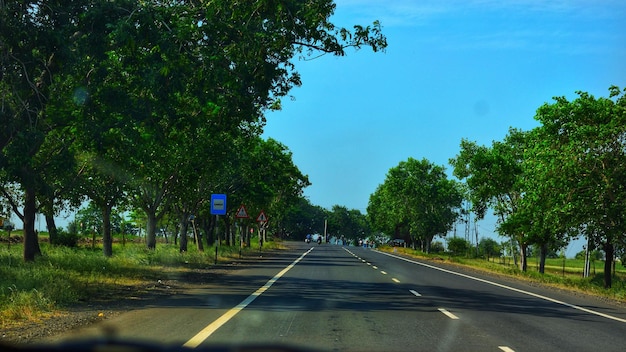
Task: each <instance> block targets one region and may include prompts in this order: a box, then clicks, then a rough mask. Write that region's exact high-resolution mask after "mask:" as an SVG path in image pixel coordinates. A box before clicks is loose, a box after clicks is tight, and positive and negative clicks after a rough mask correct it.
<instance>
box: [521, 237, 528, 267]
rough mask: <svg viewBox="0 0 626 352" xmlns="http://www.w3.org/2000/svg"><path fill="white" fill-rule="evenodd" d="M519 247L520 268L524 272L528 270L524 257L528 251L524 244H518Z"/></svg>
mask: <svg viewBox="0 0 626 352" xmlns="http://www.w3.org/2000/svg"><path fill="white" fill-rule="evenodd" d="M519 247H520V251H521V253H520V267H521V269H522V271H524V272H526V270H528V260H527V259H528V258H527V257H526V253H527V250H528V245H527V244H525V243H520V245H519Z"/></svg>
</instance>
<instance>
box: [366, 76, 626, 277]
mask: <svg viewBox="0 0 626 352" xmlns="http://www.w3.org/2000/svg"><path fill="white" fill-rule="evenodd" d="M625 92H626V90H624V91H622V90H620V89H619V88H618V87H615V86H612V87H610V88H609V96H608V97H601V98H596V97H594V96H592V95H590V94H588V93H585V92H577V98H576V99H574V100H571V101H570V100H568V99H566V98H565V97H556V98H554V100H553V102H552V103H546V104H544V105H543V106H541V107H539V108H538V109H537V111H536V115H535V119H536V120H537V121H538V122H540V126H539V127H536V128H534V129H532V130H530V131H521V130H519V129H514V128H511V129H510V130H509V133H508V134H507V136H506V137H505V138H504V140H502V141H494V142H493V143H492V145H491V146H484V145H478V144H477V143H476V142H473V141H469V140H462V141H461V145H460V152H459V153H458V155H456V157H454V158H452V159H450V164H451V166H452V173H453V175H454V176H455V177H456V178H457V179H458V180H460V181H456V180H451V179H448V175H447V174H446V173H445V169H444V167H443V166H438V165H434V164H433V163H431V162H429V161H428V160H425V159H423V160H421V161H418V160H415V159H413V158H409V159H408V160H407V161H403V162H401V163H400V164H399V165H398V166H397V167H394V168H392V169H390V170H389V172H388V174H387V178H386V179H385V182H384V183H383V184H381V185H380V186H379V187H378V188H377V190H376V191H375V192H374V193H373V194H372V195H371V197H370V201H369V206H368V211H367V213H368V217H369V220H370V225H371V226H372V228H373V229H374V230H376V231H381V232H384V233H386V234H390V235H393V236H394V237H397V238H406V239H408V240H411V241H412V242H413V243H418V244H419V245H421V247H422V249H423V250H424V251H428V246H430V244H431V242H432V240H433V236H435V235H442V236H445V235H446V233H447V232H448V231H450V229H451V228H452V226H453V225H454V224H455V222H456V221H457V220H458V219H459V218H462V217H463V216H464V214H463V212H464V211H466V210H468V209H467V207H462V204H468V203H469V204H471V207H470V209H469V210H470V211H472V212H473V213H474V214H475V217H476V218H477V219H482V218H484V216H485V214H486V213H487V212H488V211H493V212H494V214H495V215H496V216H497V218H498V225H497V232H498V233H499V234H500V235H501V236H503V237H504V238H508V239H509V243H512V244H514V245H515V246H516V247H517V248H518V249H519V251H514V252H513V253H519V255H518V256H517V258H516V259H519V262H520V267H521V269H522V270H524V271H525V270H526V269H527V262H526V259H527V257H528V255H527V249H528V248H529V246H536V247H538V248H539V249H540V264H539V271H540V272H542V273H543V271H544V267H545V259H546V255H547V254H548V253H549V252H555V251H558V250H559V249H561V248H564V247H565V246H567V245H568V243H569V242H570V241H572V240H573V239H577V238H580V237H584V238H586V239H587V240H588V243H589V247H590V248H589V249H590V250H593V249H596V248H597V249H600V250H602V251H603V252H604V257H605V268H604V285H605V287H607V288H608V287H611V273H612V270H611V269H612V267H613V264H614V260H615V258H616V257H624V254H625V251H626V183H625V182H624V181H625V180H626V95H625V94H624V93H625Z"/></svg>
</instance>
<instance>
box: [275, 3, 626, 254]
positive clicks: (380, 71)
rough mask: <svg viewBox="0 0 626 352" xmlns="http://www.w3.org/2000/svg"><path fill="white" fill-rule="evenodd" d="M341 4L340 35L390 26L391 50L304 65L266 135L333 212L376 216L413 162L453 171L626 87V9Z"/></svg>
mask: <svg viewBox="0 0 626 352" xmlns="http://www.w3.org/2000/svg"><path fill="white" fill-rule="evenodd" d="M336 3H337V9H336V12H335V15H334V17H333V18H332V21H333V22H334V23H335V24H337V25H339V26H352V25H354V24H363V25H367V24H371V23H372V22H373V21H374V20H380V21H381V23H382V25H383V32H384V33H385V35H386V36H387V39H388V42H389V47H388V48H387V52H386V53H372V52H371V50H369V49H367V48H364V49H362V50H360V51H357V52H355V51H352V50H349V51H348V55H347V56H346V57H333V56H324V57H321V58H318V59H315V60H309V61H297V62H296V67H297V70H298V71H299V72H300V73H301V75H302V82H303V85H302V87H299V88H296V89H294V90H293V91H292V92H291V94H292V96H293V97H294V99H293V100H291V99H284V100H283V109H282V111H279V112H271V113H268V114H267V121H268V122H267V126H266V127H265V133H264V137H272V138H274V139H277V140H278V141H280V142H282V143H283V144H285V145H286V146H287V147H288V148H289V149H290V150H291V151H292V152H293V160H294V162H295V163H296V165H297V166H298V167H299V168H300V170H301V171H302V172H303V173H305V174H307V175H308V176H309V179H310V181H311V182H312V186H310V187H308V188H307V189H306V190H305V195H306V196H307V197H308V198H309V200H310V201H311V203H313V204H315V205H320V206H322V207H325V208H328V209H330V208H331V207H332V206H333V205H335V204H339V205H343V206H346V207H348V208H350V209H358V210H361V212H363V213H365V211H366V207H367V203H368V200H369V196H370V194H371V193H373V192H374V191H375V189H376V187H377V186H378V185H379V184H381V183H382V182H383V181H384V180H385V176H386V173H387V171H388V170H389V169H390V168H392V167H394V166H396V165H398V163H399V162H401V161H404V160H406V159H407V158H409V157H413V158H416V159H422V158H426V159H428V160H430V161H432V162H434V163H436V164H439V165H444V166H446V167H447V168H448V171H450V166H449V164H448V160H449V159H450V158H453V157H455V155H456V154H457V153H458V151H459V143H460V141H461V139H462V138H466V139H469V140H472V141H476V142H478V143H479V144H484V145H490V144H491V142H492V141H494V140H502V139H503V138H504V136H505V135H506V134H507V131H508V129H509V127H515V128H520V129H523V130H529V129H532V128H533V127H535V126H537V122H536V121H535V120H534V119H533V116H534V115H535V111H536V109H537V108H538V107H539V106H541V105H542V104H544V103H546V102H551V99H552V97H554V96H567V97H569V98H573V97H574V96H575V94H574V92H575V91H577V90H582V91H586V92H589V93H591V94H593V95H595V96H607V95H608V88H609V86H611V85H617V86H620V87H622V88H624V87H626V2H625V1H623V0H615V1H610V0H607V1H603V0H589V1H583V0H563V1H540V0H511V1H508V0H507V1H499V0H493V1H492V0H459V1H444V0H426V1H419V0H385V1H375V0H338V1H336ZM494 229H495V219H493V217H490V218H487V219H485V220H484V221H482V222H479V234H480V236H481V237H482V236H490V237H491V236H492V235H493V232H494ZM496 238H497V237H496ZM568 252H569V251H568ZM568 255H569V253H568Z"/></svg>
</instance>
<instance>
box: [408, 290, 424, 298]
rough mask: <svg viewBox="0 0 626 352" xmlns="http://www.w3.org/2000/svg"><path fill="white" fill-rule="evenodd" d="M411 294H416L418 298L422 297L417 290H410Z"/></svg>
mask: <svg viewBox="0 0 626 352" xmlns="http://www.w3.org/2000/svg"><path fill="white" fill-rule="evenodd" d="M409 292H411V293H412V294H414V295H415V296H417V297H422V295H420V294H419V292H417V291H415V290H409Z"/></svg>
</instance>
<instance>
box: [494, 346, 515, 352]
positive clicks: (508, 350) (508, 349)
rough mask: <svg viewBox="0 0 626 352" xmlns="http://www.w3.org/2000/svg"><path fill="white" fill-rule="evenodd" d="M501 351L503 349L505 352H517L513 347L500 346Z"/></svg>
mask: <svg viewBox="0 0 626 352" xmlns="http://www.w3.org/2000/svg"><path fill="white" fill-rule="evenodd" d="M498 348H499V349H501V350H502V351H504V352H515V350H514V349H512V348H511V347H508V346H498Z"/></svg>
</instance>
